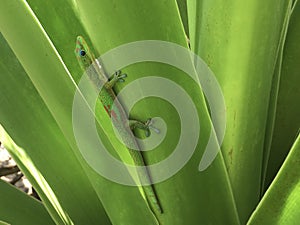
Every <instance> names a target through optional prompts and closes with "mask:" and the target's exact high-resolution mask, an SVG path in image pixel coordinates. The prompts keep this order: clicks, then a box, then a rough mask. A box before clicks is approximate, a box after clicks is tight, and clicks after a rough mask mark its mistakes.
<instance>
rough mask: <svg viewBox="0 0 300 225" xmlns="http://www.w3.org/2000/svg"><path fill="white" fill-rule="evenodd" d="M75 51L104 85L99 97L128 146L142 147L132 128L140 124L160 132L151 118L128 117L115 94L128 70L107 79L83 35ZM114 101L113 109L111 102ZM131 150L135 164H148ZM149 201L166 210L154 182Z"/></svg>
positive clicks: (94, 79) (95, 79)
mask: <svg viewBox="0 0 300 225" xmlns="http://www.w3.org/2000/svg"><path fill="white" fill-rule="evenodd" d="M75 55H76V58H77V60H78V62H79V64H80V67H81V68H82V70H83V71H87V75H88V77H89V79H90V80H91V82H92V83H93V84H94V85H95V88H97V89H98V88H101V87H102V89H101V90H100V93H99V98H100V101H101V103H102V105H103V107H104V108H105V110H106V112H107V113H108V115H109V116H110V117H111V119H112V120H113V121H114V125H115V127H116V129H117V131H118V133H119V134H120V136H121V139H122V141H123V142H124V144H125V145H126V146H133V147H134V149H140V148H139V146H138V143H137V142H136V140H135V138H134V135H133V133H132V129H134V128H140V129H144V130H145V131H146V136H149V135H150V128H151V129H153V130H154V131H155V132H159V131H158V130H157V129H155V128H154V127H152V126H151V119H148V120H147V121H146V122H145V123H142V122H140V121H137V120H129V123H128V119H127V117H126V113H125V111H124V109H123V107H122V106H121V104H120V103H119V101H118V100H117V98H116V94H115V92H114V90H113V89H112V88H113V86H114V85H115V84H116V82H118V81H119V82H124V78H125V77H126V76H127V75H126V74H121V71H117V72H116V73H114V75H113V77H112V79H110V80H108V77H107V75H106V72H105V71H104V68H103V66H102V65H101V63H100V62H99V61H98V60H96V58H95V56H94V55H93V53H92V52H91V51H90V48H89V47H88V45H87V43H86V42H85V40H84V39H83V37H82V36H78V37H77V40H76V48H75ZM113 104H115V105H114V107H113V109H112V105H113ZM127 149H128V151H129V153H130V155H131V157H132V158H133V161H134V163H135V165H136V166H145V160H144V158H143V156H142V154H141V152H140V151H139V150H134V149H130V148H128V147H127ZM144 168H145V169H144V170H142V172H140V173H139V174H138V176H139V179H140V180H141V181H143V180H144V181H147V182H148V183H152V182H151V177H150V174H149V171H148V170H147V168H146V167H144ZM143 190H144V192H145V196H146V199H147V202H148V204H149V206H150V208H151V210H152V211H153V212H154V214H156V212H158V213H160V214H161V213H163V210H162V207H161V204H160V202H159V199H158V197H157V195H156V192H155V189H154V187H153V185H147V186H143Z"/></svg>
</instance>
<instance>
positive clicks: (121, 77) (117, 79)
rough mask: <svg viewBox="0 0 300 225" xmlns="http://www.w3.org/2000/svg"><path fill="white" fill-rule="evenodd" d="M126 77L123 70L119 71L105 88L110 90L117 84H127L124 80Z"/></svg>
mask: <svg viewBox="0 0 300 225" xmlns="http://www.w3.org/2000/svg"><path fill="white" fill-rule="evenodd" d="M126 77H127V74H126V73H122V72H121V70H118V71H116V72H115V73H114V74H113V77H112V78H111V79H110V80H109V81H108V82H107V83H106V84H105V86H106V88H108V89H110V88H113V86H114V85H115V84H116V83H117V82H125V79H124V78H126Z"/></svg>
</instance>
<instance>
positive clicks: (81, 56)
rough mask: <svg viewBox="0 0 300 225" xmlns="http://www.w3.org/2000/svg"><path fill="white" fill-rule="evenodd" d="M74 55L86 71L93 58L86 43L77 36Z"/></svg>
mask: <svg viewBox="0 0 300 225" xmlns="http://www.w3.org/2000/svg"><path fill="white" fill-rule="evenodd" d="M74 53H75V55H76V58H77V60H78V62H79V64H80V66H81V68H82V69H83V70H86V69H87V68H88V67H89V66H90V65H91V64H92V62H93V60H94V56H93V55H92V53H91V51H90V49H89V47H88V45H87V43H86V42H85V40H84V38H83V37H82V36H78V37H77V38H76V47H75V51H74Z"/></svg>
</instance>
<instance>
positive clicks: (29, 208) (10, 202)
mask: <svg viewBox="0 0 300 225" xmlns="http://www.w3.org/2000/svg"><path fill="white" fill-rule="evenodd" d="M0 199H1V202H0V224H1V225H7V224H23V225H32V224H45V225H54V224H55V223H54V222H53V220H52V219H51V217H50V216H49V214H48V213H47V211H46V209H45V208H44V206H43V204H42V203H41V202H39V201H37V200H36V199H34V198H32V197H30V196H28V195H27V194H25V193H24V192H21V191H20V190H18V189H17V188H15V187H13V186H12V185H10V184H7V183H6V182H4V181H3V180H1V179H0ZM3 221H5V222H3Z"/></svg>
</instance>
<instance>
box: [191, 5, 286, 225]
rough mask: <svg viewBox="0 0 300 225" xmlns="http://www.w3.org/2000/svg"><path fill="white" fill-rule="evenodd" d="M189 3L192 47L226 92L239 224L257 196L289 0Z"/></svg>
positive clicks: (227, 147)
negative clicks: (273, 80) (274, 74)
mask: <svg viewBox="0 0 300 225" xmlns="http://www.w3.org/2000/svg"><path fill="white" fill-rule="evenodd" d="M187 2H188V18H189V32H190V40H191V48H192V50H193V51H194V52H196V53H197V54H199V55H200V56H201V57H202V58H203V59H204V60H205V62H206V63H207V64H208V65H209V67H210V68H211V69H212V71H213V72H214V73H215V74H216V77H217V79H218V81H219V83H220V85H221V87H222V90H223V94H224V97H225V102H226V107H227V110H226V113H227V124H226V125H227V126H226V135H225V139H224V141H223V144H222V153H223V156H224V160H225V162H226V167H227V171H228V174H229V177H230V181H231V184H232V189H233V193H234V197H235V199H236V204H237V209H238V212H239V216H240V219H241V223H242V224H243V223H245V221H247V219H248V217H249V216H250V214H251V212H252V210H253V209H254V208H255V206H256V204H257V203H258V202H259V198H260V188H261V173H262V160H263V150H264V149H263V147H264V141H265V140H264V136H265V129H266V126H267V115H268V114H267V113H268V104H269V97H270V90H271V84H272V79H273V73H274V67H275V63H276V60H277V54H278V50H279V48H280V39H281V36H282V35H281V34H282V31H283V30H284V28H285V27H284V25H285V23H284V21H285V18H286V14H287V13H288V10H289V7H288V6H289V3H290V2H289V1H283V0H281V1H277V2H276V4H274V1H271V0H268V1H260V0H254V1H246V2H245V1H239V0H230V1H226V2H225V1H221V0H212V1H195V0H189V1H187ZM214 125H215V126H217V124H214Z"/></svg>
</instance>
